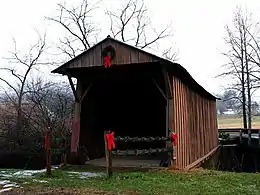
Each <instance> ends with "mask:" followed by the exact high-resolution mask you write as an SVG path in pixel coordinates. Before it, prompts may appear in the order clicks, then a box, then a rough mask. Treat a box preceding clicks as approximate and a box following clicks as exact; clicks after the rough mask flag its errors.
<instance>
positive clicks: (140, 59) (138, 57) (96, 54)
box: [67, 40, 158, 68]
mask: <svg viewBox="0 0 260 195" xmlns="http://www.w3.org/2000/svg"><path fill="white" fill-rule="evenodd" d="M109 45H111V46H112V47H113V48H114V49H115V52H116V55H115V58H114V59H113V60H112V65H116V64H118V65H120V64H135V63H147V62H155V61H158V60H157V59H156V58H155V57H153V56H152V55H149V54H147V53H144V52H142V51H140V50H136V49H134V48H130V47H127V46H125V45H123V44H120V43H117V42H115V41H109V40H108V41H105V42H104V43H102V44H99V45H96V46H95V47H93V48H92V49H90V50H88V51H87V52H86V53H85V54H83V55H82V56H80V57H79V58H78V59H77V60H73V61H71V62H69V64H68V65H67V68H83V67H92V66H102V65H103V63H104V62H103V58H102V50H103V49H104V48H105V47H107V46H109Z"/></svg>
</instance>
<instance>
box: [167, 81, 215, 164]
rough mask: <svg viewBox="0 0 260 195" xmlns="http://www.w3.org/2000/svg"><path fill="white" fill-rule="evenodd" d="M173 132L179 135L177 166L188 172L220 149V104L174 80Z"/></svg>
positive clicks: (176, 153)
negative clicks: (186, 169) (195, 162)
mask: <svg viewBox="0 0 260 195" xmlns="http://www.w3.org/2000/svg"><path fill="white" fill-rule="evenodd" d="M173 97H174V98H173V121H172V123H173V130H174V131H175V132H176V133H177V134H178V144H177V146H176V151H175V155H176V161H175V166H176V167H177V168H180V169H184V168H185V167H187V166H188V165H190V164H191V163H193V162H194V161H196V160H198V159H199V158H202V157H203V156H205V155H207V154H208V153H209V152H211V151H212V150H213V149H214V148H216V147H217V146H218V132H217V116H216V101H215V100H209V99H206V98H204V97H202V96H201V95H200V94H198V93H196V92H194V91H193V90H191V89H190V88H189V87H188V86H187V85H185V84H184V83H182V81H181V80H180V79H178V78H177V77H173Z"/></svg>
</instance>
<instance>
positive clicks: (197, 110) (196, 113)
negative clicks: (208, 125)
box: [194, 93, 202, 158]
mask: <svg viewBox="0 0 260 195" xmlns="http://www.w3.org/2000/svg"><path fill="white" fill-rule="evenodd" d="M194 98H195V106H196V112H195V117H194V120H195V124H196V125H195V126H196V133H197V135H198V138H197V142H196V145H197V148H198V149H197V154H198V155H197V156H198V157H199V158H200V157H202V156H201V153H200V151H201V139H200V138H201V132H200V128H199V123H198V112H199V105H198V94H197V93H194Z"/></svg>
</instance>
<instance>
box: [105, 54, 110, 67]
mask: <svg viewBox="0 0 260 195" xmlns="http://www.w3.org/2000/svg"><path fill="white" fill-rule="evenodd" d="M111 65H112V64H111V56H105V57H104V66H105V68H107V67H110V66H111Z"/></svg>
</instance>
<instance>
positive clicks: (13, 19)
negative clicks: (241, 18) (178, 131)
mask: <svg viewBox="0 0 260 195" xmlns="http://www.w3.org/2000/svg"><path fill="white" fill-rule="evenodd" d="M77 1H78V0H77ZM123 1H124V0H104V2H103V3H102V7H101V9H100V10H99V11H96V12H95V13H93V18H94V20H95V21H96V22H97V24H98V25H99V26H102V27H103V26H104V28H102V32H101V34H100V37H99V38H100V39H103V38H105V37H106V36H107V35H108V34H109V31H108V26H107V21H108V18H107V17H106V16H105V14H104V10H105V9H106V8H111V7H113V8H116V7H118V6H119V5H120V4H121V3H122V2H123ZM58 2H60V0H23V1H21V0H6V1H0V24H1V27H2V28H1V30H0V58H3V57H5V56H6V55H7V54H8V50H10V49H11V48H12V37H15V38H16V40H17V42H18V46H20V48H24V47H26V44H28V43H29V42H30V43H32V41H33V35H34V31H33V29H34V28H37V29H43V30H45V29H46V30H47V36H48V38H49V39H50V40H52V41H54V40H55V39H57V38H58V37H59V36H62V32H60V31H59V28H51V26H49V25H48V24H47V22H46V21H45V20H44V16H48V15H50V14H51V15H53V14H55V9H56V4H57V3H58ZM71 2H72V1H71ZM73 2H76V0H75V1H73ZM158 2H159V3H158ZM146 4H147V6H148V9H149V13H150V15H151V17H152V22H153V25H154V26H155V27H156V28H157V29H159V28H160V26H161V27H164V26H165V25H167V24H168V23H170V22H171V23H172V27H173V29H174V33H175V36H174V37H173V41H174V42H176V46H177V48H178V50H179V59H180V60H179V61H178V62H179V63H180V64H181V65H182V66H183V67H185V68H186V69H187V70H188V71H189V72H190V73H191V75H192V76H193V77H194V78H195V80H196V81H198V83H199V84H201V85H202V86H203V87H204V88H206V89H207V90H208V91H209V92H219V91H220V90H221V85H223V84H224V83H223V79H222V80H220V79H215V78H214V76H216V75H217V74H218V73H220V67H221V65H223V64H224V63H225V59H224V58H223V57H222V56H221V55H220V52H221V51H225V49H226V48H225V45H224V44H223V37H224V25H225V24H227V23H228V24H229V23H230V22H231V20H232V17H233V12H234V11H235V8H236V6H237V5H242V6H246V7H247V9H248V11H249V12H251V13H253V15H254V18H256V19H257V18H260V17H259V16H260V1H257V0H225V1H224V0H215V1H213V0H210V1H209V0H196V1H194V0H160V1H156V0H146ZM257 14H258V15H257ZM165 44H167V42H166V43H165ZM4 63H5V61H3V60H1V61H0V67H1V66H3V65H4ZM51 69H53V68H51ZM51 69H46V70H45V72H46V75H50V74H51V73H50V70H51ZM3 74H4V73H3V72H0V76H2V75H3ZM8 79H10V78H8Z"/></svg>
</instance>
